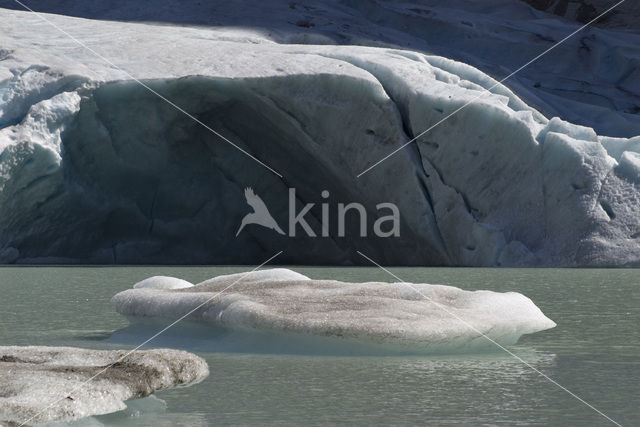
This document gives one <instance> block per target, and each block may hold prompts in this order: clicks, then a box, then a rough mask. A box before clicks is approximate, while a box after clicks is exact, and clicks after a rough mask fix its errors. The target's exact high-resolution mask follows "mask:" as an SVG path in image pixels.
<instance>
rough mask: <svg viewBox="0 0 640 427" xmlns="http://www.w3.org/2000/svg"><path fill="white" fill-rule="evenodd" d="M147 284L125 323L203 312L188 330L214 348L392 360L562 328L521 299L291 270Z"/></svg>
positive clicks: (124, 297) (127, 297)
mask: <svg viewBox="0 0 640 427" xmlns="http://www.w3.org/2000/svg"><path fill="white" fill-rule="evenodd" d="M146 280H147V281H149V282H148V283H153V282H155V283H157V285H158V286H157V287H154V286H149V287H147V288H144V289H141V288H139V287H134V289H129V290H126V291H123V292H120V293H118V294H117V295H115V296H114V297H113V298H112V302H113V303H114V304H115V306H116V310H117V311H118V312H119V313H121V314H123V315H126V316H127V317H129V318H130V319H131V320H132V321H134V322H136V321H140V320H143V321H148V320H146V319H148V318H150V317H155V318H160V319H167V320H169V319H175V318H176V317H179V316H181V315H184V314H185V313H187V312H189V311H190V310H193V309H194V307H198V310H197V311H195V312H194V313H193V314H191V315H190V316H189V317H188V318H187V320H192V321H197V322H201V323H204V324H206V325H208V326H209V327H210V328H211V331H212V332H211V334H209V335H208V336H207V335H205V337H206V338H205V339H210V340H211V339H213V337H215V336H216V334H215V333H214V331H216V330H217V331H226V332H227V333H236V334H238V335H239V336H241V334H242V333H246V334H252V335H250V336H252V337H253V336H258V337H260V336H261V334H267V335H269V334H273V341H274V342H277V341H278V336H280V335H283V334H284V335H285V336H287V337H290V338H292V339H294V340H295V339H304V338H306V339H309V340H313V339H316V340H318V339H319V340H320V341H323V340H325V342H326V343H333V344H335V345H337V346H338V347H339V346H340V345H345V344H346V345H349V344H352V345H353V344H356V343H358V344H361V345H363V346H364V348H368V350H369V351H383V352H384V351H386V352H389V353H404V352H408V353H412V352H417V353H434V352H451V351H455V352H460V351H478V350H486V349H492V348H493V347H494V346H495V342H497V343H499V344H501V345H510V344H514V343H515V342H517V341H518V339H519V338H520V336H521V335H524V334H530V333H534V332H538V331H543V330H546V329H550V328H553V327H555V326H556V324H555V323H554V322H553V321H552V320H550V319H549V318H547V317H546V316H545V315H544V314H543V313H542V312H541V311H540V309H539V308H538V307H536V305H535V304H534V303H533V302H532V301H531V300H530V299H529V298H527V297H525V296H524V295H522V294H519V293H516V292H507V293H496V292H491V291H475V292H470V291H464V290H461V289H458V288H455V287H452V286H442V285H428V284H406V283H404V284H403V283H383V282H369V283H347V282H339V281H335V280H312V279H309V278H307V277H305V276H302V275H300V274H298V273H295V272H293V271H290V270H286V269H274V270H265V271H256V272H249V273H238V274H232V275H226V276H218V277H214V278H213V279H210V280H206V281H204V282H202V283H198V284H196V285H194V286H192V287H189V288H183V289H165V288H163V279H153V278H149V279H146ZM223 292H224V293H223ZM221 294H222V295H221ZM482 334H484V335H486V337H488V338H490V339H491V340H493V341H494V342H491V341H489V340H488V339H486V338H484V337H482V336H481V335H482ZM245 339H246V338H245ZM262 340H265V339H264V338H262ZM287 340H288V339H287ZM266 341H271V339H266ZM364 351H367V350H364Z"/></svg>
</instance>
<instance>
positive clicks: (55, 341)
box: [0, 266, 640, 427]
mask: <svg viewBox="0 0 640 427" xmlns="http://www.w3.org/2000/svg"><path fill="white" fill-rule="evenodd" d="M291 268H292V269H294V270H296V271H298V272H300V273H302V274H305V275H307V276H309V277H311V278H317V279H321V278H329V279H337V280H345V281H373V280H375V281H394V280H393V278H392V277H390V276H389V275H388V274H387V273H385V272H384V271H382V270H380V269H378V268H364V267H351V268H333V267H327V268H317V267H291ZM250 269H251V267H20V266H15V267H13V266H12V267H2V268H0V313H2V314H1V315H0V316H1V317H0V319H1V322H0V345H52V346H67V345H68V346H78V347H85V348H96V349H115V348H132V347H133V346H134V345H135V344H137V343H139V342H142V341H144V340H145V339H146V338H148V337H149V336H151V335H153V333H154V332H157V330H159V329H160V328H161V327H162V325H160V328H157V327H156V329H153V327H152V326H150V327H149V329H148V331H147V330H145V329H136V330H130V329H129V330H128V329H126V328H127V326H128V325H129V322H128V320H127V319H125V318H124V317H122V316H121V315H119V314H118V313H117V312H116V311H115V310H114V308H113V306H112V304H111V303H110V298H111V297H112V296H113V295H115V294H116V293H117V292H120V291H122V290H125V289H129V288H131V286H132V285H133V284H134V283H135V282H137V281H139V280H142V279H144V278H147V277H149V276H153V275H168V276H175V277H179V278H183V279H186V280H189V281H191V282H194V283H196V282H199V281H201V280H204V279H208V278H210V277H214V276H217V275H220V274H229V273H235V272H241V271H248V270H250ZM390 270H391V271H392V272H393V273H394V274H396V275H397V276H399V277H400V278H402V279H403V280H405V281H410V282H422V283H438V284H446V285H452V286H457V287H460V288H463V289H469V290H476V289H489V290H493V291H517V292H521V293H523V294H525V295H526V296H528V297H530V298H531V299H532V300H533V301H534V302H535V303H536V305H538V307H540V308H541V309H542V311H543V312H544V313H545V314H546V315H547V316H548V317H550V318H551V319H552V320H554V321H555V322H556V323H557V324H558V326H557V327H556V328H554V329H551V330H547V331H543V332H540V333H537V334H533V335H528V336H524V337H522V338H521V339H520V341H519V342H518V344H516V345H513V346H510V347H509V350H510V351H512V352H514V353H515V354H517V355H518V356H519V357H521V358H522V359H523V360H525V361H526V362H527V363H529V364H530V365H531V366H533V367H535V368H536V369H537V370H539V371H541V372H542V373H544V374H545V375H547V376H549V377H550V378H552V379H553V380H555V381H557V382H558V383H559V384H561V385H562V386H564V387H566V388H567V389H568V390H570V391H571V392H573V393H575V394H576V395H578V396H580V397H581V398H583V399H584V400H585V401H587V402H589V403H590V404H591V405H593V406H594V407H595V408H597V409H598V410H600V411H602V412H603V413H605V414H606V415H607V416H609V417H611V418H613V419H614V420H616V421H617V422H618V423H620V424H622V425H625V426H626V425H629V426H631V425H640V329H639V326H640V270H637V269H624V270H623V269H619V270H600V269H473V268H461V269H451V268H391V269H390ZM168 323H170V321H167V322H166V324H168ZM201 329H202V328H201ZM201 329H200V330H198V332H194V330H193V329H192V328H191V327H190V326H188V325H178V326H176V327H175V329H174V330H170V331H168V332H167V335H166V336H162V337H160V338H159V339H158V341H157V342H154V343H151V344H150V345H151V346H172V347H177V348H183V349H186V350H190V351H193V352H195V353H197V354H199V355H200V356H202V357H204V358H205V359H206V360H207V362H208V363H209V367H210V370H211V375H210V376H209V377H208V378H207V379H206V380H205V381H204V382H202V383H200V384H197V385H194V386H191V387H188V388H179V389H172V390H166V391H160V392H158V393H156V398H147V399H142V400H140V401H136V402H132V403H133V404H132V405H131V408H130V409H128V410H126V411H123V412H120V413H115V414H111V415H106V416H98V417H93V418H90V419H85V420H82V421H79V422H75V423H72V425H125V426H126V425H131V426H133V425H135V426H154V427H159V426H208V425H327V424H349V425H352V424H355V425H505V426H507V425H508V426H513V425H563V426H566V425H603V426H604V425H613V424H612V423H610V422H609V421H607V420H606V419H605V418H604V417H602V416H601V415H599V414H598V413H597V412H595V411H594V410H593V409H591V408H589V407H588V406H586V405H585V404H584V403H582V402H580V401H579V400H577V399H576V398H574V397H572V396H571V395H570V394H568V393H567V392H566V391H564V390H562V389H561V388H559V387H558V386H557V385H554V384H553V383H551V382H550V381H549V380H547V379H545V378H544V377H542V376H541V375H540V374H538V373H536V372H535V371H534V370H533V369H531V368H530V367H528V366H526V365H525V364H523V363H522V362H521V361H519V360H517V359H515V358H514V357H512V356H510V355H509V354H507V353H505V352H504V351H502V350H500V349H498V348H496V349H495V352H491V353H484V354H455V355H432V356H386V357H380V356H331V355H329V356H327V355H322V356H317V355H309V354H278V353H269V352H265V351H264V349H256V351H255V352H251V351H248V352H245V353H228V352H220V351H216V349H215V348H210V347H207V346H206V345H203V343H206V330H205V331H204V332H203V331H202V330H201ZM115 331H120V332H116V333H114V332H115ZM122 331H125V332H126V331H128V332H126V333H125V332H122ZM1 380H2V379H0V381H1ZM58 425H59V424H58Z"/></svg>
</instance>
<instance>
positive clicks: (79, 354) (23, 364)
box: [0, 347, 209, 425]
mask: <svg viewBox="0 0 640 427" xmlns="http://www.w3.org/2000/svg"><path fill="white" fill-rule="evenodd" d="M125 353H126V351H123V350H114V351H104V350H86V349H80V348H72V347H0V378H1V379H2V380H1V381H0V424H1V423H2V422H3V421H4V422H13V423H23V422H27V423H28V424H29V425H32V424H35V423H42V422H47V421H69V420H74V419H79V418H84V417H88V416H91V415H99V414H107V413H111V412H115V411H120V410H123V409H125V408H126V404H125V403H124V401H125V400H128V399H133V398H139V397H144V396H147V395H149V394H151V393H153V392H154V391H157V390H162V389H165V388H170V387H176V386H186V385H190V384H194V383H197V382H200V381H202V380H203V379H204V378H206V377H207V376H208V375H209V368H208V366H207V363H206V362H205V361H204V360H203V359H202V358H200V357H198V356H196V355H194V354H191V353H187V352H185V351H179V350H166V349H159V350H143V351H137V352H135V353H133V354H131V355H129V356H127V358H125V359H124V360H123V361H121V362H118V363H117V364H115V365H113V366H112V367H111V368H109V369H108V370H106V371H105V372H104V373H102V374H101V375H100V376H98V377H96V378H95V379H93V380H91V381H90V382H87V380H89V378H91V377H93V376H94V375H95V374H97V373H98V372H100V371H102V370H103V369H104V367H106V366H107V365H110V364H113V363H115V362H117V361H118V360H119V359H120V358H121V357H122V356H123V355H124V354H125ZM85 383H86V384H85ZM76 389H77V390H76ZM54 403H55V404H54Z"/></svg>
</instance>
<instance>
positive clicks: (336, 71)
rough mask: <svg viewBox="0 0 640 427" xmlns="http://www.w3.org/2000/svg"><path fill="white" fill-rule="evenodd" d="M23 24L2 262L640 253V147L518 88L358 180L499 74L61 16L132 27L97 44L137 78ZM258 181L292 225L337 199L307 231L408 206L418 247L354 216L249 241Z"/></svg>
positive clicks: (420, 259)
mask: <svg viewBox="0 0 640 427" xmlns="http://www.w3.org/2000/svg"><path fill="white" fill-rule="evenodd" d="M3 13H8V14H10V15H11V20H9V21H4V22H3V25H5V26H6V25H8V26H10V27H11V28H10V30H11V31H8V34H11V35H12V37H11V38H8V39H7V41H6V42H5V41H3V43H6V46H4V47H3V48H2V49H4V51H6V52H7V54H6V55H5V56H4V59H3V60H2V61H0V99H1V102H0V126H2V128H1V129H0V261H2V262H89V263H260V262H262V261H264V259H266V258H268V257H269V256H270V255H272V254H273V253H275V252H277V251H279V250H283V251H284V252H283V255H282V256H281V258H280V259H279V261H280V262H283V263H285V262H290V263H305V264H327V263H332V264H334V263H337V264H351V263H362V262H363V261H364V260H363V259H362V258H361V257H360V256H359V255H357V253H356V250H360V251H362V252H364V253H366V254H368V255H369V256H371V257H373V258H374V259H376V260H377V261H379V262H382V263H389V264H403V265H486V266H489V265H502V266H514V265H527V266H534V265H547V266H551V265H557V266H610V265H638V264H639V262H640V218H639V216H638V214H637V209H638V206H640V204H639V202H640V200H639V198H640V193H639V185H640V183H639V181H640V178H639V175H638V171H639V170H640V168H639V167H638V158H639V154H638V153H639V152H640V150H639V147H640V139H639V138H637V137H636V138H631V139H624V138H608V137H602V136H598V135H596V133H595V132H594V131H593V130H592V129H590V128H585V127H580V126H576V125H572V124H570V123H567V122H563V121H561V120H559V119H557V118H554V119H551V120H548V119H547V118H545V117H544V116H543V115H542V114H540V113H539V112H537V111H536V110H535V109H533V108H531V107H529V106H527V105H526V104H525V103H524V102H523V101H522V100H521V99H520V98H519V97H518V96H516V95H515V94H514V93H512V92H511V91H510V90H509V89H507V88H506V87H504V86H501V85H498V86H496V87H495V88H492V89H491V93H490V94H485V95H484V96H483V97H482V98H480V99H477V100H475V101H474V102H473V103H472V104H471V105H469V106H468V107H467V108H465V109H464V110H462V111H460V112H459V113H458V114H456V115H455V116H453V117H452V118H451V119H449V120H447V121H445V122H444V123H443V124H442V125H440V126H438V127H437V128H435V129H434V130H433V131H431V132H429V133H428V134H426V135H424V136H423V137H421V138H420V139H419V140H418V141H417V143H414V144H411V145H409V146H408V147H407V148H406V149H403V150H401V151H400V152H398V153H397V154H396V155H395V156H393V157H391V158H389V160H387V161H386V162H384V163H383V164H381V165H380V166H378V167H377V168H375V169H373V170H372V171H370V172H369V173H367V174H365V175H363V176H362V177H360V178H357V175H358V174H359V173H360V172H362V171H363V170H364V169H365V168H367V167H368V166H370V165H371V164H373V163H374V162H376V161H377V160H379V159H381V158H382V157H384V156H385V155H387V154H388V153H389V152H391V151H393V150H394V149H396V148H398V147H399V146H400V145H401V144H403V143H404V142H406V141H408V140H409V139H410V138H412V137H414V136H416V135H417V134H419V133H420V132H421V131H422V130H424V129H426V128H428V127H429V126H430V125H432V124H434V123H436V122H437V121H439V120H440V119H441V118H442V117H444V116H446V115H447V114H449V113H450V112H452V111H454V110H456V109H457V108H458V107H460V106H462V105H463V104H464V103H466V102H468V101H471V100H473V99H474V98H477V97H478V96H479V95H481V94H482V93H483V92H482V91H483V90H484V89H488V88H491V86H493V85H494V84H495V81H494V80H493V79H491V78H490V77H489V76H487V75H485V74H483V73H481V72H480V71H478V70H477V69H475V68H473V67H470V66H468V65H465V64H462V63H459V62H455V61H452V60H449V59H446V58H442V57H437V56H429V55H423V54H419V53H415V52H410V51H403V50H397V49H388V48H365V47H353V46H340V47H334V46H313V45H307V46H300V45H288V46H287V45H277V44H275V43H273V42H270V41H269V40H266V39H264V38H261V37H259V36H258V35H256V34H251V33H246V32H242V31H239V30H238V31H229V30H227V31H221V30H216V31H213V30H205V29H193V28H171V27H154V26H148V25H139V24H123V23H114V22H95V21H93V22H91V21H82V20H77V19H72V18H65V17H55V16H50V17H49V18H50V19H52V20H55V21H56V22H57V23H58V24H59V25H64V26H67V27H68V26H70V25H71V24H73V28H74V31H76V34H77V35H78V36H79V37H81V38H83V39H85V38H86V39H89V40H92V37H96V36H95V26H96V25H99V26H100V28H101V29H102V30H104V33H105V34H107V33H109V34H113V33H117V34H119V37H117V38H111V39H108V40H103V39H101V38H100V37H101V36H97V39H98V40H97V41H98V43H97V44H96V46H99V48H98V47H96V49H98V50H99V53H100V55H104V56H105V57H109V58H121V62H119V63H118V66H119V67H122V69H124V70H126V71H127V72H124V71H122V70H119V69H116V68H114V67H113V66H111V65H110V64H108V63H105V62H104V61H103V60H102V59H101V58H99V57H96V56H95V55H92V54H91V53H90V52H88V51H87V50H83V49H80V48H79V47H78V46H77V45H74V44H73V43H72V42H70V41H69V40H68V39H66V38H64V37H63V36H62V35H60V34H58V33H56V32H55V30H53V29H51V28H50V27H48V26H47V25H46V24H44V23H42V22H40V21H38V20H37V18H34V17H33V16H29V15H27V14H22V13H18V12H3ZM7 22H8V23H7ZM20 24H22V25H20ZM24 28H29V31H27V30H25V29H24ZM34 29H36V30H40V31H33V30H34ZM130 39H135V40H136V44H135V47H131V46H130V45H129V43H128V42H127V40H130ZM36 41H37V44H40V45H44V46H47V49H42V48H36V47H34V46H35V44H34V43H35V42H36ZM123 52H125V53H126V54H125V55H123ZM134 78H135V79H139V80H140V81H141V82H142V83H144V84H145V85H147V86H148V88H150V89H152V90H153V91H155V92H157V93H158V94H161V95H162V96H163V97H166V98H167V99H169V100H171V102H173V103H175V104H176V105H178V106H180V108H183V109H184V110H186V111H188V112H189V113H190V114H192V115H193V116H194V117H196V118H197V119H198V120H200V121H201V122H203V123H206V124H207V126H210V127H211V128H213V129H215V130H216V131H218V132H220V133H221V134H222V135H224V136H225V137H226V138H228V139H230V140H231V141H233V142H234V143H236V144H237V145H238V146H239V147H241V148H242V149H244V150H246V151H247V152H249V153H251V154H252V155H253V156H255V157H257V158H259V159H260V160H261V161H263V162H265V163H266V164H268V165H269V166H270V167H272V168H274V169H275V170H277V171H278V172H279V173H281V174H282V175H283V177H282V178H280V177H278V176H276V175H274V174H272V173H271V172H269V171H268V170H267V169H265V168H263V167H262V166H260V165H258V164H257V163H255V162H254V161H253V160H252V159H250V158H249V157H247V156H246V155H245V154H243V153H241V152H240V151H239V150H237V149H236V148H234V147H232V146H231V145H229V144H228V143H226V142H224V141H222V140H221V139H220V138H218V137H217V136H215V135H213V134H212V133H210V132H209V131H208V130H206V129H205V128H203V127H202V126H200V125H199V124H197V123H196V122H194V121H193V120H191V119H190V118H189V117H187V116H185V115H184V114H182V113H181V112H180V111H178V110H176V109H175V108H174V107H172V106H171V105H169V104H167V103H166V102H163V101H162V100H161V99H159V98H158V96H156V95H155V94H153V93H151V92H150V91H149V90H148V89H147V88H145V87H143V86H141V85H140V84H138V83H136V82H135V81H133V80H132V79H134ZM247 186H249V187H252V188H253V189H254V190H255V192H256V194H259V195H260V197H262V199H263V200H264V202H265V203H266V204H267V206H269V209H270V211H271V214H272V215H273V217H274V218H275V219H276V221H277V222H278V223H280V224H287V219H288V209H289V203H288V189H289V188H295V189H296V197H297V203H298V208H300V207H301V206H303V205H304V204H306V203H315V206H314V207H313V208H312V209H311V211H310V213H309V214H308V215H307V216H306V219H307V221H308V222H309V224H310V225H311V226H312V227H313V228H314V229H315V230H316V231H319V230H320V228H321V225H320V221H321V217H322V212H321V203H323V202H328V203H332V204H333V205H332V206H334V205H335V204H337V203H350V202H359V203H361V204H362V205H363V206H365V208H366V209H367V213H368V216H369V217H370V218H375V215H376V205H377V204H379V203H384V202H391V203H395V204H396V205H397V206H398V208H399V211H400V213H401V224H400V226H401V227H400V228H401V233H400V237H393V238H377V237H375V236H373V235H372V234H371V233H369V236H368V237H359V236H357V235H356V234H357V230H358V229H359V227H358V224H357V223H356V219H357V218H355V217H353V216H352V217H348V220H349V221H352V222H348V223H347V230H351V232H348V233H347V235H346V236H345V237H338V236H337V235H336V234H335V229H336V224H335V221H336V219H335V217H334V216H332V217H331V219H330V221H329V222H330V224H329V228H330V229H331V230H334V232H333V233H331V234H330V236H328V237H308V236H305V235H304V234H302V235H300V234H299V235H298V236H297V237H288V236H281V235H279V234H277V233H275V232H273V231H272V230H267V229H261V228H259V227H248V228H247V229H246V230H245V231H243V232H242V233H241V234H240V235H239V236H238V237H236V236H235V233H236V231H237V228H238V226H239V224H240V221H241V219H242V217H243V216H244V215H245V214H246V213H248V209H249V208H248V206H247V205H246V201H245V199H244V195H243V189H244V188H245V187H247ZM324 190H327V191H329V193H330V197H329V198H328V199H325V198H323V197H322V196H321V194H322V192H323V191H324ZM332 209H335V207H334V208H332ZM369 225H370V224H369ZM318 234H319V233H318Z"/></svg>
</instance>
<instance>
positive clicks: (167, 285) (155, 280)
mask: <svg viewBox="0 0 640 427" xmlns="http://www.w3.org/2000/svg"><path fill="white" fill-rule="evenodd" d="M191 286H193V283H191V282H187V281H186V280H182V279H177V278H175V277H168V276H153V277H149V278H146V279H144V280H141V281H139V282H138V283H136V284H135V285H133V288H134V289H141V288H152V289H182V288H190V287H191Z"/></svg>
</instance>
